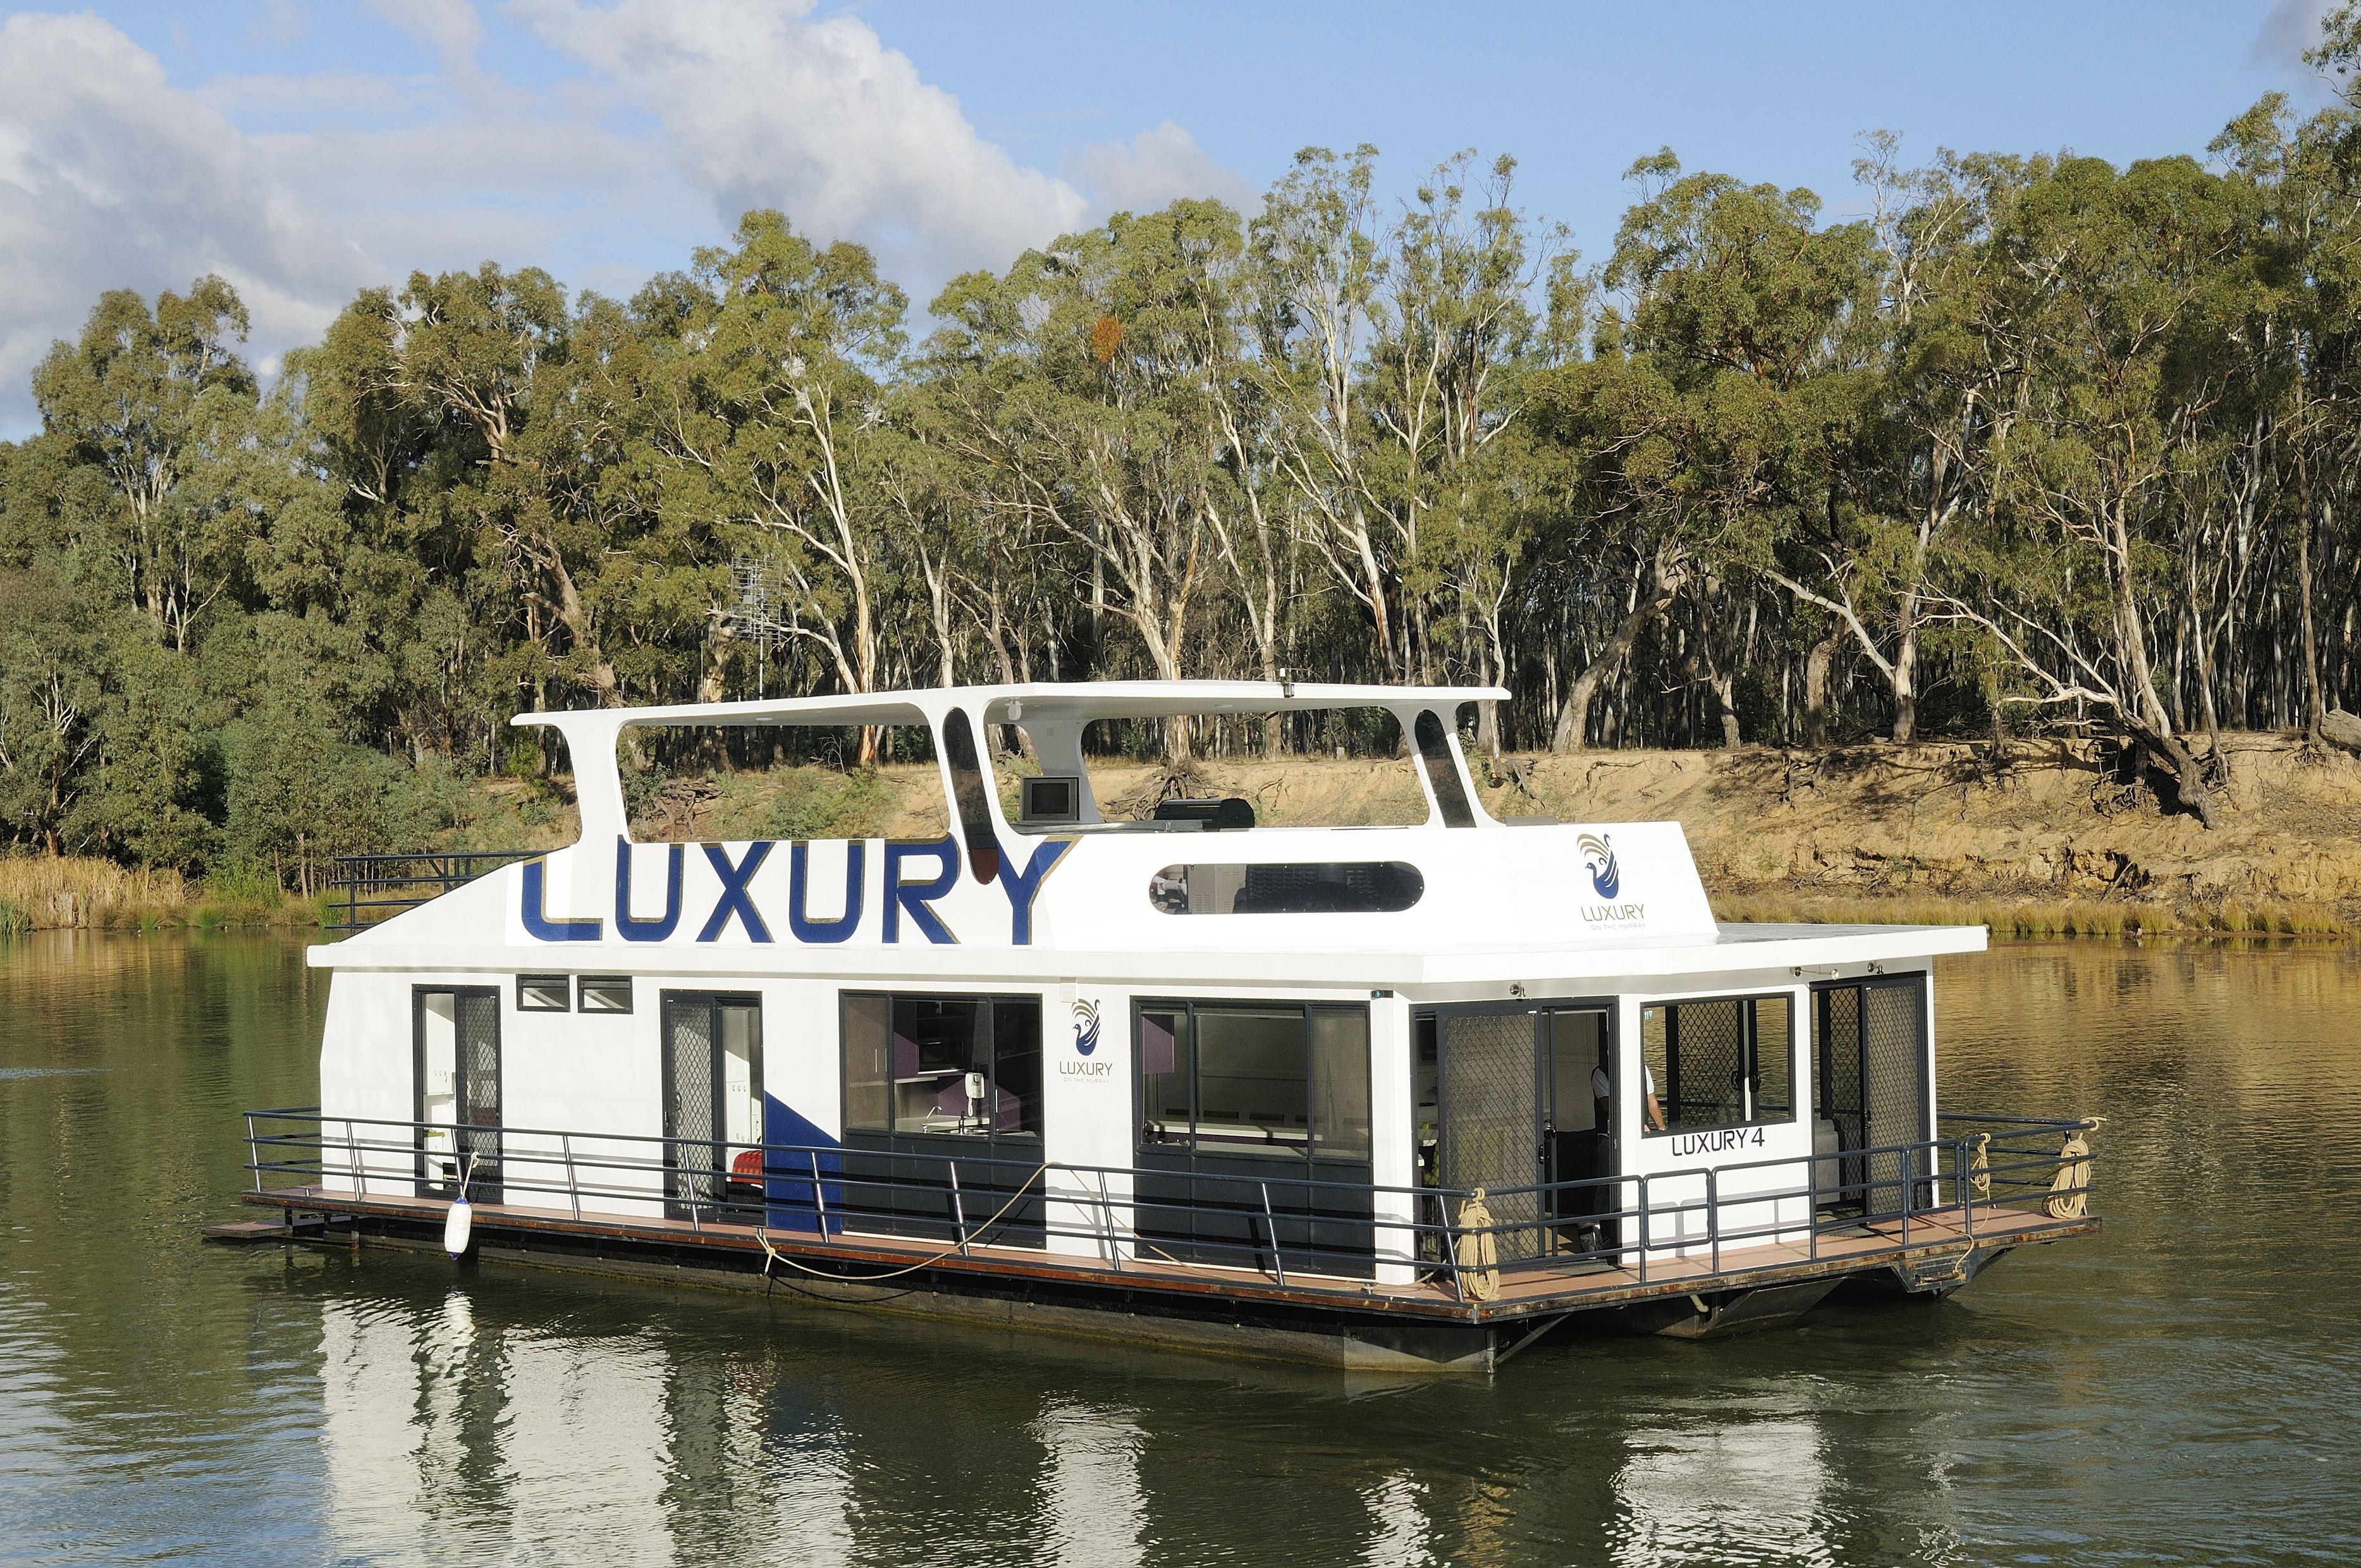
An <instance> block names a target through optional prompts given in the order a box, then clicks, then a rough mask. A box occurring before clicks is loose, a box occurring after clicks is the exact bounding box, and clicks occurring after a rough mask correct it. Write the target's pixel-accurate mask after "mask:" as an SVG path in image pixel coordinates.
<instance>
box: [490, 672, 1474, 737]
mask: <svg viewBox="0 0 2361 1568" xmlns="http://www.w3.org/2000/svg"><path fill="white" fill-rule="evenodd" d="M1508 699H1509V693H1508V691H1507V690H1506V689H1505V688H1503V687H1500V686H1408V685H1334V684H1329V683H1325V682H1316V681H1285V682H1276V681H1020V682H1015V683H1010V684H1006V685H973V686H923V687H917V688H914V689H911V690H908V691H891V692H855V693H850V694H847V695H844V696H792V697H774V698H769V699H765V700H757V701H750V702H687V703H674V704H670V705H668V706H664V707H609V708H589V709H582V710H577V711H575V712H570V713H521V714H519V715H517V717H516V718H515V719H514V721H513V722H515V723H518V724H541V725H549V726H551V727H553V728H556V729H577V728H583V729H608V728H613V729H622V728H626V727H628V726H631V725H635V724H819V725H850V724H908V723H911V722H913V721H914V720H930V719H932V718H936V717H937V716H939V715H940V714H943V713H946V712H949V711H950V709H952V708H955V707H961V708H966V709H968V710H969V711H970V712H972V713H977V714H981V713H983V711H985V710H986V709H990V710H992V711H993V712H994V713H995V714H998V713H1001V712H1005V709H1006V707H1007V706H1008V705H1011V704H1021V705H1022V707H1023V708H1024V710H1025V712H1027V714H1035V715H1038V716H1039V717H1041V718H1047V719H1052V720H1071V719H1078V718H1079V719H1084V720H1088V719H1093V718H1177V717H1180V716H1182V715H1187V714H1240V713H1245V714H1263V713H1303V712H1312V711H1316V710H1319V709H1322V708H1336V707H1386V708H1393V709H1396V710H1403V709H1411V708H1420V707H1440V708H1445V709H1449V708H1455V707H1458V705H1460V704H1461V703H1467V702H1505V701H1507V700H1508Z"/></svg>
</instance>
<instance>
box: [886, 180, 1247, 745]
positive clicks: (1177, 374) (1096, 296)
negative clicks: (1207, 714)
mask: <svg viewBox="0 0 2361 1568" xmlns="http://www.w3.org/2000/svg"><path fill="white" fill-rule="evenodd" d="M1243 253H1244V242H1243V236H1242V234H1241V231H1240V227H1239V223H1238V218H1237V215H1236V214H1235V213H1233V212H1232V211H1231V210H1230V209H1229V208H1227V207H1225V206H1224V205H1222V204H1221V203H1218V202H1198V201H1183V202H1176V203H1173V204H1172V205H1171V206H1170V207H1168V208H1166V209H1165V210H1164V211H1162V212H1159V213H1154V214H1148V215H1147V216H1144V217H1141V216H1135V215H1133V214H1128V213H1118V214H1115V216H1114V217H1113V218H1111V219H1109V220H1108V221H1107V222H1106V223H1105V224H1104V225H1102V226H1100V227H1099V228H1096V229H1093V230H1088V231H1085V232H1082V233H1080V234H1073V235H1068V236H1063V237H1062V238H1060V239H1059V240H1058V241H1056V242H1055V243H1054V244H1052V245H1050V246H1049V247H1045V248H1043V249H1040V250H1035V251H1028V252H1027V253H1026V254H1025V255H1024V256H1022V257H1019V258H1017V260H1016V263H1015V265H1014V266H1012V267H1011V268H1010V269H1009V270H1008V272H1007V273H1006V274H1005V276H1002V277H998V278H994V277H992V276H990V275H987V274H969V275H967V276H965V277H962V278H961V279H957V280H953V282H952V284H951V285H950V288H948V289H947V290H946V291H944V293H943V295H942V296H941V297H940V298H939V299H938V300H937V301H936V302H935V306H934V309H935V313H936V314H937V315H938V316H940V317H942V318H943V319H944V321H945V323H946V324H945V325H944V327H943V328H942V329H941V331H939V333H938V334H937V335H936V337H935V339H934V341H933V342H932V343H931V344H930V345H929V350H930V355H931V356H932V358H933V360H934V362H935V364H936V365H937V367H938V374H937V377H936V380H935V385H936V387H937V389H938V390H939V396H940V397H941V399H942V402H943V406H944V407H945V408H946V409H947V410H948V411H950V414H951V416H952V417H951V419H950V422H949V431H950V440H951V442H952V444H953V449H954V450H955V451H956V452H957V453H958V454H959V455H960V456H961V458H962V459H963V460H964V461H965V463H966V464H967V465H968V466H969V470H970V473H971V476H972V478H971V483H972V487H973V490H972V494H973V497H974V504H975V505H976V506H977V507H978V508H979V510H984V509H989V510H991V511H992V512H993V513H994V514H995V515H998V516H1002V517H1005V516H1007V515H1009V514H1011V513H1014V514H1015V515H1016V517H1018V518H1020V519H1021V520H1022V521H1023V522H1024V523H1025V524H1026V525H1027V527H1028V528H1030V529H1033V530H1037V531H1038V532H1040V533H1041V534H1042V535H1044V536H1046V537H1047V538H1049V539H1050V540H1051V541H1053V542H1055V543H1058V544H1059V545H1061V546H1063V547H1064V548H1065V549H1066V550H1067V551H1069V552H1071V553H1072V554H1075V555H1077V556H1079V557H1080V558H1081V559H1082V561H1084V562H1086V563H1087V567H1088V569H1089V570H1090V571H1091V572H1092V573H1093V576H1102V575H1103V579H1104V581H1106V582H1108V583H1111V584H1112V585H1113V586H1114V587H1115V590H1116V594H1115V598H1114V600H1113V602H1112V604H1111V605H1110V606H1109V609H1111V611H1112V613H1114V614H1115V616H1117V617H1118V618H1119V619H1121V620H1123V621H1124V622H1126V624H1127V625H1128V626H1129V627H1130V628H1131V630H1132V632H1133V634H1134V635H1135V637H1136V638H1137V641H1138V645H1139V649H1140V652H1142V653H1143V654H1144V655H1145V656H1146V658H1147V661H1148V666H1149V668H1150V669H1151V670H1152V671H1153V672H1154V674H1156V675H1158V676H1159V678H1163V679H1177V678H1179V677H1180V675H1181V674H1184V673H1185V672H1186V671H1187V670H1188V669H1189V667H1190V665H1191V663H1192V653H1191V638H1192V636H1194V635H1195V634H1196V632H1197V631H1198V630H1199V624H1200V622H1201V621H1202V619H1203V607H1202V603H1201V595H1204V594H1206V593H1207V592H1208V591H1209V590H1210V588H1211V587H1212V585H1213V582H1214V581H1215V580H1216V579H1217V577H1218V576H1219V556H1220V553H1221V551H1222V549H1223V544H1224V530H1223V529H1222V528H1221V527H1218V526H1217V520H1219V519H1220V518H1221V516H1222V514H1223V511H1224V508H1225V506H1226V505H1227V503H1228V500H1229V499H1230V497H1231V496H1232V494H1233V493H1234V492H1235V484H1236V476H1235V475H1234V474H1233V473H1231V472H1229V471H1228V470H1226V469H1225V467H1224V460H1225V457H1226V456H1227V455H1228V450H1229V441H1228V436H1227V433H1225V431H1224V426H1223V423H1222V421H1221V418H1220V414H1219V404H1220V401H1221V397H1220V396H1219V395H1218V394H1217V393H1216V392H1215V390H1214V389H1213V385H1212V383H1213V380H1215V379H1216V378H1225V377H1229V376H1233V375H1235V374H1236V373H1237V368H1236V367H1237V366H1238V363H1239V357H1240V350H1239V323H1240V308H1239V302H1238V273H1239V263H1240V260H1241V258H1242V256H1243ZM1166 748H1167V751H1168V754H1170V755H1171V756H1173V757H1175V758H1179V757H1181V756H1185V755H1186V754H1187V751H1188V749H1189V741H1188V737H1187V734H1186V732H1185V730H1184V729H1182V728H1181V727H1180V725H1178V724H1177V723H1176V724H1174V725H1172V726H1170V727H1168V729H1167V734H1166Z"/></svg>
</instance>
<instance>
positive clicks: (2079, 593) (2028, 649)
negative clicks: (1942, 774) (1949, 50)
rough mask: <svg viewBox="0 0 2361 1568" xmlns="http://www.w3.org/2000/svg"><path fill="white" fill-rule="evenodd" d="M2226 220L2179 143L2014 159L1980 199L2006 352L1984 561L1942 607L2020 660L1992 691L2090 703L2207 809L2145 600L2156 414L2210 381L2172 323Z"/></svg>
mask: <svg viewBox="0 0 2361 1568" xmlns="http://www.w3.org/2000/svg"><path fill="white" fill-rule="evenodd" d="M2238 236H2239V225H2238V222H2237V213H2236V205H2235V199H2234V197H2233V196H2232V194H2231V193H2230V192H2226V191H2225V190H2224V181H2222V180H2221V179H2220V178H2219V177H2218V176H2215V175H2213V174H2210V173H2208V172H2207V171H2206V170H2202V169H2201V168H2199V167H2198V166H2197V164H2196V163H2195V162H2194V161H2192V160H2191V159H2186V158H2176V159H2158V160H2155V161H2151V162H2146V163H2136V164H2134V165H2133V166H2132V167H2131V168H2130V169H2129V170H2125V171H2123V172H2121V173H2118V172H2117V171H2116V170H2114V168H2112V167H2111V166H2109V165H2108V164H2106V163H2104V162H2103V161H2101V160H2099V159H2059V160H2058V161H2056V162H2054V163H2052V162H2049V161H2048V160H2036V162H2035V163H2034V164H2033V165H2032V166H2031V170H2030V178H2028V179H2027V181H2026V183H2025V185H2024V188H2023V189H2022V190H2021V191H2019V192H2015V194H2014V195H2013V196H2012V197H2011V199H2010V200H2009V201H2008V203H2006V205H2005V207H2004V209H2003V210H2002V211H2001V212H2000V213H1998V214H1995V216H1994V220H1993V241H1992V250H1993V269H1994V287H1993V291H1992V294H1991V299H1990V302H1989V305H1988V307H1987V309H1986V311H1985V313H1983V315H1982V319H1981V321H1980V323H1979V325H1980V328H1981V330H1982V331H1983V332H1985V333H1987V334H1990V335H1991V336H1992V337H1993V340H1994V341H1995V342H1997V343H2000V344H2002V345H2004V347H2005V352H2007V353H2008V354H2009V355H2011V356H2013V357H2014V359H2015V364H2016V365H2017V366H2019V367H2021V368H2020V369H2019V370H2018V372H2017V375H2016V377H2015V386H2014V388H2013V389H2012V396H2013V397H2014V398H2015V400H2016V403H2017V412H2016V414H2015V418H2014V420H2013V422H2012V423H2011V425H2010V428H2009V430H2008V433H2007V435H2006V438H2005V439H2004V440H2002V441H1999V442H1997V443H1995V444H1994V446H1993V487H1994V497H1993V507H1994V511H1995V518H1994V520H1993V526H1992V528H1991V529H1990V531H1989V534H1990V537H1989V541H1988V545H1989V554H1986V556H1985V557H1984V565H1985V578H1984V582H1983V585H1982V590H1981V591H1980V592H1978V593H1976V594H1974V595H1972V596H1962V595H1961V594H1960V593H1958V592H1956V591H1955V592H1951V593H1949V594H1947V595H1946V596H1945V601H1944V610H1943V613H1945V614H1946V615H1948V616H1949V617H1952V618H1955V619H1959V620H1964V621H1966V622H1968V623H1970V624H1971V625H1973V626H1975V627H1977V628H1979V629H1981V630H1982V631H1983V632H1984V633H1985V634H1986V636H1987V637H1988V638H1989V639H1990V640H1991V641H1992V644H1993V647H1994V649H1995V650H1996V651H1997V652H1998V653H1999V655H2000V656H2001V657H2002V658H2003V659H2004V661H2005V663H2007V665H2008V667H2009V668H2010V669H2011V671H2012V672H2013V673H2014V674H2015V676H2016V677H2017V679H2018V689H2017V690H2016V691H2015V692H2012V693H2010V694H2008V695H2007V696H2005V697H2004V701H2007V702H2012V703H2021V704H2030V705H2033V706H2036V707H2049V708H2060V709H2070V710H2080V711H2082V712H2094V713H2095V714H2097V715H2098V716H2099V717H2100V718H2102V720H2103V722H2105V723H2107V724H2109V725H2110V726H2111V727H2113V728H2114V729H2117V730H2118V731H2119V732H2120V733H2122V734H2123V735H2125V737H2126V738H2127V739H2129V740H2131V741H2133V742H2134V743H2135V744H2136V746H2137V747H2138V748H2139V749H2140V750H2141V751H2142V752H2143V753H2144V754H2145V755H2146V756H2147V758H2148V759H2150V760H2151V761H2152V762H2155V763H2156V764H2157V765H2158V766H2159V767H2161V768H2162V769H2163V771H2164V772H2165V773H2168V774H2169V776H2170V778H2171V780H2172V782H2173V784H2174V785H2175V787H2176V792H2177V794H2178V795H2179V797H2180V801H2181V802H2182V804H2183V805H2185V806H2187V808H2188V809H2189V810H2190V811H2191V812H2192V813H2193V814H2194V815H2196V817H2198V818H2199V820H2201V821H2202V822H2203V823H2204V824H2205V825H2206V826H2208V827H2212V826H2214V825H2215V823H2216V822H2217V821H2218V819H2219V814H2220V807H2219V804H2218V802H2217V800H2216V798H2215V795H2214V786H2213V782H2212V781H2211V780H2210V779H2209V778H2208V776H2207V774H2206V772H2205V770H2204V769H2202V767H2201V766H2200V765H2199V763H2198V762H2197V760H2196V758H2195V757H2194V756H2192V755H2191V752H2190V751H2189V749H2188V746H2187V745H2186V743H2185V742H2184V741H2183V740H2182V738H2181V736H2180V730H2179V728H2178V727H2177V726H2176V725H2175V724H2174V722H2173V719H2172V717H2171V714H2170V713H2169V710H2168V708H2167V707H2166V705H2165V703H2164V701H2163V699H2162V696H2160V694H2159V692H2158V687H2157V683H2156V664H2155V659H2154V655H2153V651H2152V648H2151V639H2150V633H2149V629H2148V622H2147V603H2148V602H2150V601H2151V600H2152V599H2153V598H2155V597H2156V596H2157V590H2158V583H2157V581H2156V574H2155V563H2156V560H2157V557H2158V554H2159V552H2158V546H2159V544H2160V543H2161V542H2162V541H2161V538H2160V535H2161V533H2162V530H2163V524H2164V521H2165V517H2166V512H2167V502H2168V500H2169V487H2168V481H2169V477H2170V474H2171V466H2172V462H2173V451H2172V438H2173V432H2174V430H2175V429H2176V428H2178V427H2180V426H2184V425H2185V424H2186V423H2187V422H2190V421H2191V420H2193V419H2195V418H2197V417H2200V416H2201V415H2202V413H2203V412H2204V411H2205V410H2206V409H2207V408H2208V407H2210V405H2211V404H2213V402H2215V401H2216V400H2218V399H2219V397H2220V395H2221V387H2222V383H2221V380H2220V378H2219V376H2218V373H2217V372H2216V370H2215V369H2214V367H2213V366H2212V365H2210V364H2205V363H2200V362H2197V361H2194V360H2192V358H2191V356H2190V354H2189V353H2188V352H2186V351H2187V349H2188V348H2189V338H2188V335H2187V334H2189V333H2190V332H2191V329H2192V328H2194V327H2195V326H2196V325H2197V323H2200V322H2201V321H2202V315H2203V306H2204V302H2205V301H2206V299H2207V298H2208V296H2209V294H2210V293H2211V291H2213V290H2214V289H2215V288H2216V287H2217V285H2218V284H2219V281H2220V269H2222V267H2223V266H2224V265H2225V264H2226V263H2227V262H2228V261H2230V260H2231V259H2232V258H2233V257H2234V256H2235V247H2236V243H2237V240H2238ZM2167 591H2168V592H2169V589H2168V590H2167Z"/></svg>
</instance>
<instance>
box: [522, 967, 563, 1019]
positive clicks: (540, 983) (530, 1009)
mask: <svg viewBox="0 0 2361 1568" xmlns="http://www.w3.org/2000/svg"><path fill="white" fill-rule="evenodd" d="M528 988H530V989H532V990H533V991H539V992H552V991H554V992H556V993H557V994H558V995H560V996H562V997H564V998H565V1000H564V1001H563V1002H561V1003H558V1004H557V1005H556V1006H555V1007H552V1006H550V1005H549V1004H547V1003H541V1002H527V1001H526V1000H525V992H526V990H527V989H528ZM516 1010H517V1011H518V1012H520V1013H571V1012H573V1011H574V977H573V976H572V975H569V974H561V973H559V972H557V971H556V970H551V971H549V972H547V973H537V974H519V975H518V976H517V977H516Z"/></svg>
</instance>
